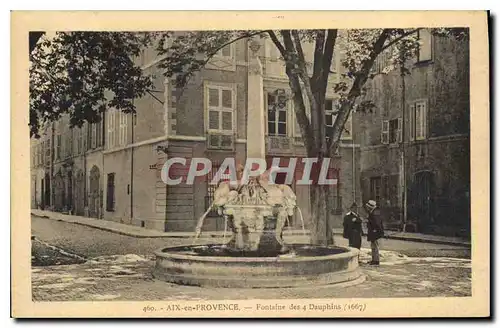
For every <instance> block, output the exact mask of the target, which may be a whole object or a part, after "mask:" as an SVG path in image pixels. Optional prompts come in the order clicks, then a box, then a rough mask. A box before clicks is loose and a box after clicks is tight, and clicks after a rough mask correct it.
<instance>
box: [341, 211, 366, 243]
mask: <svg viewBox="0 0 500 328" xmlns="http://www.w3.org/2000/svg"><path fill="white" fill-rule="evenodd" d="M357 209H358V206H357V204H356V203H353V204H352V205H351V207H350V208H349V212H347V214H346V215H345V216H344V234H343V235H344V238H346V239H349V247H354V248H357V249H360V248H361V234H362V233H363V230H362V229H361V222H362V220H361V218H360V217H359V215H358V213H357Z"/></svg>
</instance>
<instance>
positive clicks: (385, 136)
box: [381, 120, 389, 145]
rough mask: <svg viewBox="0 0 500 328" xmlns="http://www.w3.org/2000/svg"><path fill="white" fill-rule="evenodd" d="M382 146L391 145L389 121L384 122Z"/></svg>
mask: <svg viewBox="0 0 500 328" xmlns="http://www.w3.org/2000/svg"><path fill="white" fill-rule="evenodd" d="M381 139H382V144H384V145H386V144H388V143H389V121H385V120H384V121H382V136H381Z"/></svg>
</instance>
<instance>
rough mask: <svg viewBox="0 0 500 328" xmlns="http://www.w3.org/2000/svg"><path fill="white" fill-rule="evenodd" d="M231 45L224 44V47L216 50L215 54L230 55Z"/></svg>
mask: <svg viewBox="0 0 500 328" xmlns="http://www.w3.org/2000/svg"><path fill="white" fill-rule="evenodd" d="M232 50H233V49H232V46H231V45H227V46H225V47H224V48H222V49H221V50H219V51H218V52H217V56H220V57H232V53H233V51H232Z"/></svg>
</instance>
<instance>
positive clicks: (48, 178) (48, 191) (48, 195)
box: [43, 173, 51, 207]
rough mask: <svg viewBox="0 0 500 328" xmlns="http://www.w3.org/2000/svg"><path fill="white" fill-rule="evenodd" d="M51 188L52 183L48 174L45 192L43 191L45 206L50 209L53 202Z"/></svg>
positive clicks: (46, 175)
mask: <svg viewBox="0 0 500 328" xmlns="http://www.w3.org/2000/svg"><path fill="white" fill-rule="evenodd" d="M50 186H51V183H50V174H48V173H46V174H45V190H44V191H43V192H44V195H45V197H44V200H45V201H44V206H46V207H48V206H50V205H51V204H50V203H51V200H50Z"/></svg>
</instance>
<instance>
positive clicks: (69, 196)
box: [65, 171, 74, 213]
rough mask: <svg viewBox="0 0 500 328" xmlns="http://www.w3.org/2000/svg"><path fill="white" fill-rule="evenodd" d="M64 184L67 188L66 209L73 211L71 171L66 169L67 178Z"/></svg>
mask: <svg viewBox="0 0 500 328" xmlns="http://www.w3.org/2000/svg"><path fill="white" fill-rule="evenodd" d="M66 186H67V188H68V191H67V197H66V204H65V205H66V206H65V208H66V211H68V212H70V211H71V213H73V211H74V204H73V172H72V171H68V178H67V180H66Z"/></svg>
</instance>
